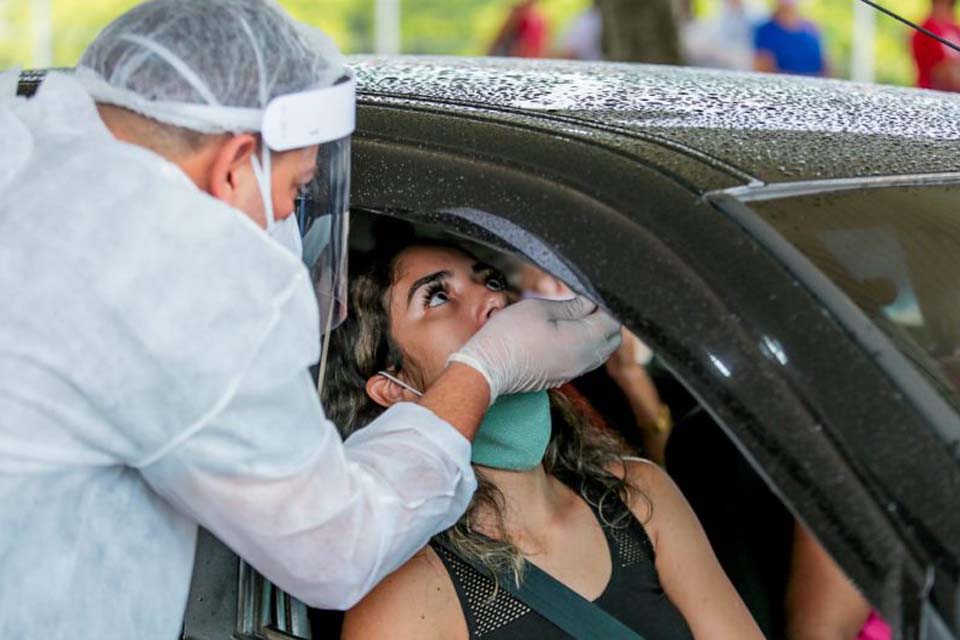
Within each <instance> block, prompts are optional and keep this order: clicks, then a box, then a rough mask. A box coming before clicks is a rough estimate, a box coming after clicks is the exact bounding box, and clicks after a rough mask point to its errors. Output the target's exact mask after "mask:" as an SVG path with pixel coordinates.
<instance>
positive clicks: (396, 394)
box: [366, 374, 417, 409]
mask: <svg viewBox="0 0 960 640" xmlns="http://www.w3.org/2000/svg"><path fill="white" fill-rule="evenodd" d="M366 390H367V395H368V396H370V399H371V400H373V401H374V402H376V403H377V404H378V405H380V406H381V407H386V408H388V409H389V408H390V407H392V406H393V405H395V404H397V403H398V402H416V401H417V396H415V395H414V394H413V393H411V392H410V391H409V390H407V389H404V388H403V387H401V386H400V385H398V384H397V383H396V382H394V381H393V380H390V379H389V378H385V377H384V376H381V375H379V374H377V375H373V376H370V378H369V379H368V380H367V386H366Z"/></svg>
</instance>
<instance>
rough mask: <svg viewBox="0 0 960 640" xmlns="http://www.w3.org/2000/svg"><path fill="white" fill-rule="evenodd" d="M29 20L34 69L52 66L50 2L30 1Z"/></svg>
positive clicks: (45, 0)
mask: <svg viewBox="0 0 960 640" xmlns="http://www.w3.org/2000/svg"><path fill="white" fill-rule="evenodd" d="M30 18H31V22H32V25H33V28H32V32H33V60H32V64H33V66H34V68H38V69H39V68H45V67H49V66H51V65H52V64H53V26H52V17H51V15H50V0H31V1H30Z"/></svg>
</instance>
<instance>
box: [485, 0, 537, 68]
mask: <svg viewBox="0 0 960 640" xmlns="http://www.w3.org/2000/svg"><path fill="white" fill-rule="evenodd" d="M549 35H550V30H549V27H548V25H547V19H546V17H545V16H544V15H543V13H541V11H540V9H539V7H537V0H523V1H522V2H518V3H516V4H515V5H514V6H513V8H512V9H511V10H510V14H509V15H508V16H507V19H506V21H505V22H504V23H503V26H502V27H501V28H500V32H499V33H498V34H497V37H496V39H494V41H493V44H492V45H490V51H489V54H490V55H491V56H508V57H514V58H542V57H544V55H545V54H546V52H547V42H548V40H549Z"/></svg>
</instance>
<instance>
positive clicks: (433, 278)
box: [407, 270, 451, 307]
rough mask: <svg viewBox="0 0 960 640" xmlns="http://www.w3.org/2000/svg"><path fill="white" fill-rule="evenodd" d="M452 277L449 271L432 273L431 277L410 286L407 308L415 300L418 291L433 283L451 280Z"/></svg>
mask: <svg viewBox="0 0 960 640" xmlns="http://www.w3.org/2000/svg"><path fill="white" fill-rule="evenodd" d="M450 275H451V274H450V272H449V271H446V270H444V271H437V272H435V273H431V274H429V275H426V276H423V277H422V278H420V279H418V280H417V281H416V282H414V283H413V284H412V285H410V291H409V292H408V293H407V306H408V307H409V306H410V302H411V301H412V300H413V294H415V293H416V292H417V289H419V288H420V287H422V286H424V285H426V284H430V283H431V282H437V281H438V280H443V279H444V278H449V277H450Z"/></svg>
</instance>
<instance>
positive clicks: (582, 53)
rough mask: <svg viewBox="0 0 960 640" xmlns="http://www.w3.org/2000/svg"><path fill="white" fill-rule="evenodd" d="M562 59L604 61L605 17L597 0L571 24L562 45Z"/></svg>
mask: <svg viewBox="0 0 960 640" xmlns="http://www.w3.org/2000/svg"><path fill="white" fill-rule="evenodd" d="M560 57H562V58H569V59H571V60H603V16H601V15H600V7H599V3H598V2H597V1H596V0H594V2H593V4H592V5H591V6H590V7H589V8H588V9H584V10H583V11H582V12H580V14H578V15H577V16H576V17H575V18H574V19H573V21H572V22H571V24H570V28H569V29H567V32H566V33H565V34H564V35H563V41H562V42H561V44H560Z"/></svg>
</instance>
